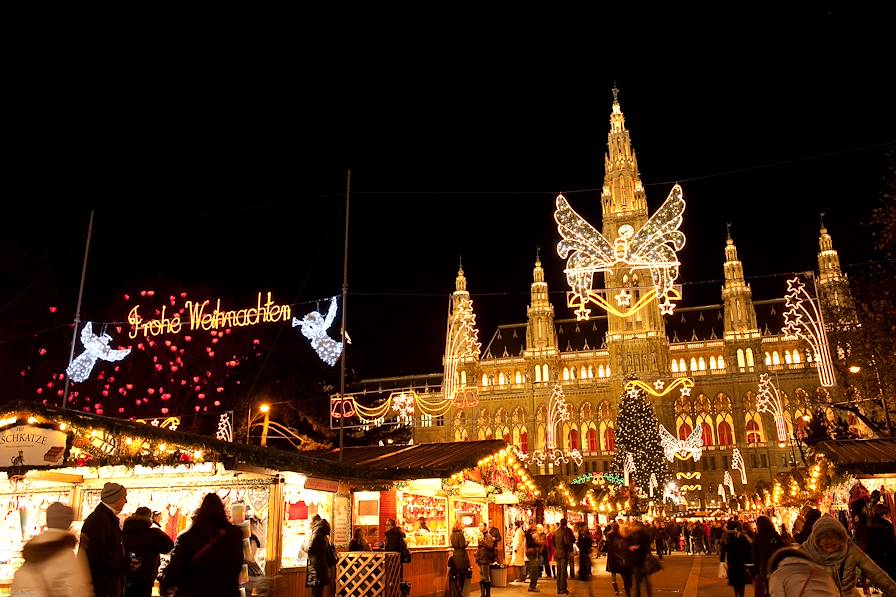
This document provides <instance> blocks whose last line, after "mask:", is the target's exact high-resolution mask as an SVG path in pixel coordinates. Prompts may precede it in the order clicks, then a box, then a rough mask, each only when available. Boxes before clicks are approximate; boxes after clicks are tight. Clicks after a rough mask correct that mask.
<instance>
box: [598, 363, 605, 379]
mask: <svg viewBox="0 0 896 597" xmlns="http://www.w3.org/2000/svg"><path fill="white" fill-rule="evenodd" d="M597 376H598V377H600V378H604V377H606V376H607V372H606V371H604V366H603V365H598V366H597Z"/></svg>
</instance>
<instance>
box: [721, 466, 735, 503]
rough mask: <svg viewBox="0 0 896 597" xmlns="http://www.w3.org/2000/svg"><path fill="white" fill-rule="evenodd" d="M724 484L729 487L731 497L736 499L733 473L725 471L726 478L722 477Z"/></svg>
mask: <svg viewBox="0 0 896 597" xmlns="http://www.w3.org/2000/svg"><path fill="white" fill-rule="evenodd" d="M722 483H724V484H725V485H727V486H728V492H729V493H730V494H731V497H734V479H732V478H731V473H730V472H728V471H725V476H724V477H722Z"/></svg>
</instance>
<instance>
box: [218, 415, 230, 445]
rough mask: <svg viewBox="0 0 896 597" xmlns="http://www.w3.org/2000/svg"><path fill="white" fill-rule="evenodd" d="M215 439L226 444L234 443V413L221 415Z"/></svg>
mask: <svg viewBox="0 0 896 597" xmlns="http://www.w3.org/2000/svg"><path fill="white" fill-rule="evenodd" d="M215 438H216V439H219V440H221V441H225V442H232V441H233V413H229V412H226V413H221V418H220V419H219V420H218V430H217V431H215Z"/></svg>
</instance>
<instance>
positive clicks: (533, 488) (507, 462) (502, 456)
mask: <svg viewBox="0 0 896 597" xmlns="http://www.w3.org/2000/svg"><path fill="white" fill-rule="evenodd" d="M493 464H494V465H498V466H500V467H502V468H504V469H505V470H507V471H510V472H512V473H513V475H514V476H515V477H516V479H517V488H516V490H517V491H519V490H520V489H525V491H526V492H527V493H529V494H530V495H534V496H535V497H538V496H540V495H541V492H540V491H539V490H538V486H537V485H536V484H535V481H533V480H532V477H530V476H529V473H528V471H527V470H526V468H525V467H524V466H523V465H522V463H521V462H520V461H519V460H518V459H517V457H516V454H515V453H514V451H513V450H512V449H510V450H508V449H506V448H505V449H503V450H500V451H499V452H497V453H495V454H491V455H489V456H486V457H485V458H483V459H481V460H480V461H479V462H477V463H476V466H477V467H478V468H480V469H482V468H484V467H488V466H490V465H493ZM451 479H452V480H453V481H454V482H456V483H457V482H462V481H463V480H464V473H463V472H460V473H455V474H454V475H452V477H451Z"/></svg>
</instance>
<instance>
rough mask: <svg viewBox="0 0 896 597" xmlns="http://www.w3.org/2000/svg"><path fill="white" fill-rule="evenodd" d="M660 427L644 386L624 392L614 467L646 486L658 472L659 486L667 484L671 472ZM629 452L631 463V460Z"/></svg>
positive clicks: (615, 470)
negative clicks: (629, 456)
mask: <svg viewBox="0 0 896 597" xmlns="http://www.w3.org/2000/svg"><path fill="white" fill-rule="evenodd" d="M658 429H659V423H658V422H657V419H656V414H655V413H654V410H653V405H652V404H651V402H650V400H649V399H648V398H647V395H646V393H645V392H644V391H643V389H642V388H640V387H631V388H630V389H629V390H628V391H627V392H626V393H625V394H624V395H623V398H622V403H621V405H620V407H619V416H618V417H617V418H616V431H615V437H616V455H615V456H614V458H613V463H612V465H611V466H610V470H611V471H612V472H614V473H617V474H619V473H622V474H625V473H628V475H629V481H633V482H634V483H635V485H637V486H638V487H641V488H643V489H647V488H648V487H649V483H650V475H651V474H654V475H656V480H657V487H660V486H665V485H666V483H667V482H668V481H669V480H670V479H671V474H670V472H669V466H668V464H667V463H666V460H665V458H664V457H663V454H664V450H663V446H662V444H661V442H660V434H659V432H658ZM629 454H630V455H631V462H628V461H629V458H628V455H629Z"/></svg>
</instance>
